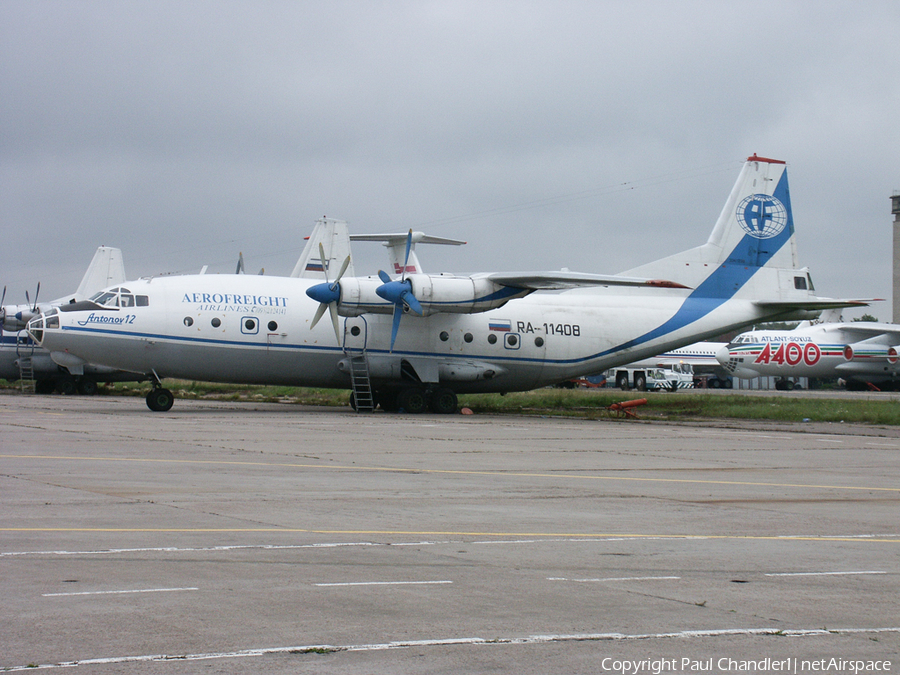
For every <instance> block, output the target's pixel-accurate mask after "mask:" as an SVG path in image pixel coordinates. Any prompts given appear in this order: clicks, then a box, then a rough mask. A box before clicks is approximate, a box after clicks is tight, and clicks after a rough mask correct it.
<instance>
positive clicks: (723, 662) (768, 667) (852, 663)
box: [600, 656, 892, 675]
mask: <svg viewBox="0 0 900 675" xmlns="http://www.w3.org/2000/svg"><path fill="white" fill-rule="evenodd" d="M891 665H892V664H891V662H890V661H886V660H884V661H879V660H861V659H839V658H824V659H798V658H795V657H789V658H785V659H773V658H771V657H766V658H764V659H732V658H729V657H727V656H723V657H718V658H716V657H714V658H709V659H691V658H687V657H685V658H680V659H641V660H639V661H631V660H627V659H614V658H610V657H607V658H605V659H603V661H601V663H600V668H601V670H602V671H603V672H604V673H614V674H615V675H662V674H663V673H791V674H793V675H801V673H849V674H850V675H859V674H860V673H890V672H892V670H891Z"/></svg>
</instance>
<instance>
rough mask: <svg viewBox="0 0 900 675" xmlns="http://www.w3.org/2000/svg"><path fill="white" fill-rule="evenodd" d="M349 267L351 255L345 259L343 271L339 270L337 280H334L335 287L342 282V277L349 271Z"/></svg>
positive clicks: (342, 266) (342, 265) (342, 264)
mask: <svg viewBox="0 0 900 675" xmlns="http://www.w3.org/2000/svg"><path fill="white" fill-rule="evenodd" d="M348 267H350V256H349V255H348V256H347V257H346V258H344V262H343V263H341V269H339V270H338V275H337V279H335V280H334V283H335V285H337V282H339V281H340V280H341V277H343V276H344V272H346V271H347V268H348Z"/></svg>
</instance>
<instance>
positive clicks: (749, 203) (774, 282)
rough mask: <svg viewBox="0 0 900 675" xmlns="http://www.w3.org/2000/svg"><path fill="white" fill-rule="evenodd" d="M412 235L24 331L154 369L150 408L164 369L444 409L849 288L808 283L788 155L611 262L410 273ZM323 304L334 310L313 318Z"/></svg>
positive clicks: (161, 397) (131, 286)
mask: <svg viewBox="0 0 900 675" xmlns="http://www.w3.org/2000/svg"><path fill="white" fill-rule="evenodd" d="M412 240H413V236H412V233H410V234H408V235H407V241H406V246H405V256H404V261H403V264H402V265H401V266H400V267H401V273H400V274H399V275H397V276H395V277H391V276H389V275H388V274H386V273H384V272H380V273H379V275H378V276H377V277H376V276H368V277H354V276H345V274H346V272H347V270H348V269H349V265H350V258H349V256H348V257H346V258H344V260H343V261H341V263H340V269H339V270H338V271H337V272H335V270H334V268H333V267H332V268H331V269H330V270H328V269H327V268H326V269H323V276H325V279H326V280H325V281H323V282H320V283H314V282H316V281H317V280H316V279H303V278H296V277H281V278H279V277H260V276H244V275H241V276H236V277H228V278H225V277H222V276H209V275H192V276H183V277H168V278H151V279H141V280H138V281H133V282H128V283H127V285H125V286H116V287H114V288H111V289H109V291H108V292H107V293H105V294H103V295H101V296H97V297H95V298H94V300H93V301H92V302H83V303H76V304H74V305H66V306H62V307H60V308H59V310H50V311H48V312H45V313H44V314H43V315H42V316H41V317H39V318H36V319H34V320H32V321H31V323H30V324H29V331H30V333H31V335H32V336H33V337H34V339H35V340H36V341H38V342H39V343H40V344H41V345H43V346H44V347H46V348H47V349H48V350H50V352H51V354H52V357H53V359H54V360H55V361H56V362H57V363H59V364H61V365H64V366H66V367H68V368H69V370H70V371H74V372H78V370H79V369H80V368H81V367H83V364H85V363H92V362H93V363H102V364H104V365H107V366H110V367H114V368H122V369H125V370H130V371H135V372H139V373H144V374H146V375H147V376H149V377H151V378H152V380H153V382H154V387H153V390H152V391H151V392H150V394H149V395H148V397H147V404H148V406H149V407H150V408H151V409H152V410H168V409H169V408H170V407H171V406H172V402H173V396H172V394H171V392H170V391H168V390H167V389H165V388H163V387H162V385H161V380H162V379H164V378H167V377H179V378H187V379H196V380H206V381H222V382H237V383H269V384H286V385H299V386H317V387H331V388H347V389H352V390H353V394H352V397H351V401H352V402H353V403H354V405H355V407H356V409H357V410H371V409H373V407H374V406H375V405H378V404H380V405H381V407H382V408H385V409H387V410H396V409H398V408H402V409H404V410H406V411H407V412H422V411H424V410H426V409H428V408H429V407H430V408H431V409H432V410H433V411H434V412H441V413H446V412H452V411H454V410H455V409H456V405H457V403H456V401H457V398H456V396H457V393H460V392H508V391H522V390H528V389H533V388H536V387H541V386H545V385H549V384H555V383H558V382H562V381H565V380H567V379H570V378H573V377H577V376H580V375H584V374H585V373H599V372H602V371H604V370H607V369H609V368H611V367H613V366H615V365H618V364H622V363H629V362H632V361H636V360H639V359H642V358H646V357H650V356H653V355H655V354H659V353H662V352H666V351H668V350H671V349H675V348H677V347H680V346H683V345H687V344H690V343H692V342H696V341H698V340H702V339H704V338H707V337H711V336H714V335H718V334H721V333H722V332H725V331H728V330H734V329H736V328H739V327H741V326H746V325H750V324H753V323H758V322H761V321H767V320H778V319H785V318H789V317H799V318H810V317H812V316H815V315H816V314H818V311H819V310H821V309H823V308H828V307H843V306H850V305H855V304H857V303H854V302H848V301H843V300H830V299H827V298H819V297H816V295H815V294H814V292H813V291H812V283H811V281H810V278H809V274H808V271H807V269H806V268H800V267H799V265H798V262H797V254H796V244H795V238H794V224H793V218H792V214H791V204H790V196H789V191H788V181H787V171H786V166H785V164H784V162H781V161H777V160H771V159H765V158H762V157H757V156H756V155H754V156H752V157H750V158H748V160H747V161H746V163H745V164H744V167H743V169H742V171H741V173H740V176H739V177H738V180H737V183H736V184H735V186H734V188H733V190H732V192H731V195H730V196H729V198H728V201H727V202H726V204H725V207H724V209H723V211H722V213H721V215H720V216H719V219H718V221H717V222H716V225H715V227H714V229H713V232H712V234H711V235H710V238H709V240H708V241H707V243H706V244H705V245H703V246H699V247H697V248H693V249H690V250H687V251H684V252H682V253H679V254H676V255H673V256H670V257H668V258H664V259H662V260H659V261H656V262H654V263H649V264H647V265H643V266H641V267H638V268H636V269H633V270H630V271H629V272H625V273H623V274H621V275H592V274H578V273H571V272H533V273H486V274H475V275H471V276H453V275H445V274H441V275H435V274H431V275H429V274H422V273H408V272H407V271H406V270H407V269H408V267H409V257H410V251H411V249H412V244H413V241H412ZM329 257H330V256H328V254H327V253H326V252H325V250H324V245H323V246H322V247H321V248H320V259H327V258H329ZM329 266H330V265H329ZM546 290H552V291H555V292H553V293H543V292H540V291H546ZM326 310H327V311H329V312H330V313H331V314H332V318H333V321H332V326H328V325H327V322H323V323H317V320H318V318H319V317H321V316H322V315H323V313H324V312H325V311H326ZM339 317H340V318H343V322H342V324H341V322H340V321H339V320H338V318H339ZM332 329H333V330H334V332H332Z"/></svg>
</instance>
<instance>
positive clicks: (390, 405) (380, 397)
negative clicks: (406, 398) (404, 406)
mask: <svg viewBox="0 0 900 675" xmlns="http://www.w3.org/2000/svg"><path fill="white" fill-rule="evenodd" d="M375 403H376V404H377V405H378V406H379V407H380V408H381V409H382V410H384V411H385V412H397V410H399V408H400V406H399V405H398V404H397V391H396V390H394V389H381V390H379V391H376V392H375Z"/></svg>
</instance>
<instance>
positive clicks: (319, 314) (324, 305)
mask: <svg viewBox="0 0 900 675" xmlns="http://www.w3.org/2000/svg"><path fill="white" fill-rule="evenodd" d="M327 308H328V304H327V303H324V302H322V303H320V304H319V307H318V309H316V314H315V316H313V320H312V323H311V324H309V329H310V330H312V329H313V328H315V327H316V324H317V323H319V319H321V318H322V315H323V314H324V313H325V310H326V309H327Z"/></svg>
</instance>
